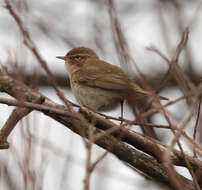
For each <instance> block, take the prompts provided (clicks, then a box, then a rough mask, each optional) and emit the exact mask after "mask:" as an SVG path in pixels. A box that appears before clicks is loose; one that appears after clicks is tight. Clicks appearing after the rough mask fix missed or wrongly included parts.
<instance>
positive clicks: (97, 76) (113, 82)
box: [74, 60, 130, 90]
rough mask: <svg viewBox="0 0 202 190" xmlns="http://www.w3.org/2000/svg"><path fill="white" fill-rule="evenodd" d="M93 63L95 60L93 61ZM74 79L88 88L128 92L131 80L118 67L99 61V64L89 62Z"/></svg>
mask: <svg viewBox="0 0 202 190" xmlns="http://www.w3.org/2000/svg"><path fill="white" fill-rule="evenodd" d="M92 61H93V60H92ZM74 75H75V76H74V77H75V78H76V80H77V81H78V82H79V83H82V84H83V85H86V86H91V87H97V88H102V89H108V90H126V89H127V82H129V81H130V80H129V79H128V77H127V76H126V74H125V73H124V72H123V71H122V70H121V69H120V68H119V67H117V66H114V65H111V64H108V63H106V62H104V61H101V60H99V63H96V64H93V63H92V62H89V63H87V64H85V67H82V68H81V69H79V70H78V71H77V72H75V73H74Z"/></svg>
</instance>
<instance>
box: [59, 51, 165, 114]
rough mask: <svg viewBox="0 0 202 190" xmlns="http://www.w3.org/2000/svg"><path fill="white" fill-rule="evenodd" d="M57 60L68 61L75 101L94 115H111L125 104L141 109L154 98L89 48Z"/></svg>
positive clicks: (66, 63)
mask: <svg viewBox="0 0 202 190" xmlns="http://www.w3.org/2000/svg"><path fill="white" fill-rule="evenodd" d="M57 58H58V59H62V60H64V61H65V65H66V68H67V71H68V73H69V79H70V85H71V89H72V91H73V94H74V96H75V98H76V100H77V101H78V102H79V104H81V105H83V106H87V107H88V108H90V109H92V110H94V111H110V110H112V109H114V108H115V107H116V106H117V105H118V104H120V103H122V102H123V101H124V100H127V102H128V104H129V106H130V105H131V107H132V106H133V107H134V105H138V107H141V106H143V104H144V103H145V99H146V98H148V97H151V96H152V94H151V92H149V91H146V90H144V89H142V88H141V87H140V86H139V85H137V84H136V83H135V82H133V81H132V80H131V79H130V78H129V77H128V76H127V74H126V73H125V72H124V71H123V70H122V69H121V68H120V67H118V66H116V65H113V64H110V63H107V62H105V61H103V60H101V59H100V58H99V57H98V56H97V54H96V53H95V51H93V50H92V49H90V48H87V47H76V48H73V49H72V50H70V51H69V52H68V53H67V54H66V55H65V56H57ZM161 98H162V97H161ZM163 99H164V98H163Z"/></svg>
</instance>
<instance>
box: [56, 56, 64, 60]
mask: <svg viewBox="0 0 202 190" xmlns="http://www.w3.org/2000/svg"><path fill="white" fill-rule="evenodd" d="M56 58H58V59H62V60H65V59H66V57H65V56H57V57H56Z"/></svg>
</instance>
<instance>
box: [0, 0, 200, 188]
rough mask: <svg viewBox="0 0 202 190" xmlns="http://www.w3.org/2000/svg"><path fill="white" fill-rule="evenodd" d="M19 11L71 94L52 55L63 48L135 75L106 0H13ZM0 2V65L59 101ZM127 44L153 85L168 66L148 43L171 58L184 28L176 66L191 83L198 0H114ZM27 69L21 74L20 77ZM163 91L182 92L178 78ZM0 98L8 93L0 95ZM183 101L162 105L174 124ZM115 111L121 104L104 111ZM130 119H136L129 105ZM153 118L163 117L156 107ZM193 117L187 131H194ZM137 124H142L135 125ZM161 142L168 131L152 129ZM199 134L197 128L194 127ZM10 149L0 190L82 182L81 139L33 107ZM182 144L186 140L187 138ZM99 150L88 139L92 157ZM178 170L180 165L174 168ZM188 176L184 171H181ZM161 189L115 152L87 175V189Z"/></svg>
mask: <svg viewBox="0 0 202 190" xmlns="http://www.w3.org/2000/svg"><path fill="white" fill-rule="evenodd" d="M11 3H12V5H13V6H14V8H15V10H16V11H17V13H18V14H19V15H20V17H21V19H22V20H23V22H24V26H25V27H26V28H27V30H28V31H29V33H30V35H31V38H32V39H33V41H34V43H35V45H36V47H37V49H38V51H39V53H40V54H41V56H42V57H43V58H44V59H45V60H46V61H47V63H48V66H49V68H50V70H51V72H52V73H53V74H54V76H55V79H56V80H57V82H58V84H59V86H60V88H61V89H62V91H63V92H64V94H65V96H66V97H67V98H68V99H69V100H71V101H73V102H76V100H75V99H74V97H73V96H72V93H71V90H70V87H69V80H68V73H67V71H66V69H65V66H64V63H63V62H62V61H60V60H57V59H56V56H60V55H61V56H63V55H65V54H66V53H67V52H68V51H69V50H70V49H72V48H73V47H78V46H86V47H90V48H92V49H93V50H95V51H96V52H97V54H98V55H99V57H100V58H101V59H103V60H105V61H107V62H110V63H112V64H115V65H118V66H120V67H122V68H123V69H124V71H125V72H126V73H127V74H128V75H129V76H130V77H131V78H132V79H133V80H136V81H137V82H140V81H139V80H138V77H137V68H136V67H135V65H134V64H132V63H127V64H125V63H124V62H122V59H121V58H120V52H119V50H118V48H117V37H116V35H115V30H114V26H113V22H112V20H111V18H110V12H109V4H108V1H107V0H74V1H70V0H69V1H65V0H63V1H56V0H47V1H40V0H35V1H26V0H12V1H11ZM4 6H5V3H4V1H0V52H1V53H0V64H1V66H4V67H7V68H8V70H9V71H10V72H11V73H13V75H15V77H16V78H18V79H21V80H23V81H24V82H26V83H27V84H29V85H31V86H33V87H35V88H38V89H39V91H40V92H42V93H43V94H44V95H45V96H47V97H49V98H50V99H52V100H54V101H55V102H57V103H62V102H61V101H60V100H59V98H58V97H57V95H56V93H55V91H54V89H53V88H52V87H51V86H50V84H49V83H48V82H47V78H46V75H45V72H44V71H43V69H41V66H40V65H39V63H38V62H37V60H36V59H35V58H34V56H33V55H32V53H31V52H30V51H29V50H28V49H27V48H26V47H25V46H24V44H23V37H22V36H21V34H20V32H19V29H18V27H17V25H16V23H15V21H14V19H13V18H12V17H11V15H9V13H8V10H7V9H5V7H4ZM114 6H115V9H116V13H117V17H118V20H119V22H120V24H121V29H122V32H123V34H124V36H125V38H126V41H127V43H128V50H129V52H130V55H131V57H132V58H133V59H134V60H135V63H136V65H137V67H138V68H139V70H140V71H141V72H142V73H143V74H144V76H145V78H146V79H147V80H148V81H149V83H150V84H151V86H153V88H154V89H155V86H157V85H158V84H159V83H160V81H161V79H162V77H163V76H164V75H165V73H166V72H167V70H168V65H167V64H166V62H165V60H163V59H162V58H161V57H160V56H159V55H157V54H156V53H154V52H152V51H149V48H151V47H156V48H157V49H158V50H160V51H161V52H163V54H165V55H166V56H167V58H168V59H169V60H171V59H172V57H173V55H174V53H175V51H176V47H177V45H178V44H179V42H180V39H181V37H182V33H183V31H184V30H185V28H186V27H189V31H190V33H189V40H188V43H187V45H186V47H185V49H184V50H183V52H182V55H181V56H180V60H179V65H180V66H181V68H183V70H184V71H185V72H186V74H187V75H188V76H189V78H190V80H191V81H192V82H193V83H194V84H198V83H199V82H200V80H201V77H202V64H201V62H202V53H201V48H202V35H201V34H202V11H201V1H200V0H174V1H170V0H164V1H162V0H150V1H142V0H135V1H134V0H116V1H114ZM22 76H24V77H22ZM160 94H161V95H163V96H166V97H169V99H171V100H172V99H176V98H177V97H180V96H182V93H181V91H180V90H179V88H178V87H177V86H176V83H175V82H174V81H173V80H172V78H171V79H169V80H168V81H167V83H166V84H165V86H164V88H163V89H162V91H161V92H160ZM0 96H1V97H8V96H7V95H5V94H2V93H1V94H0ZM187 107H188V105H187V103H186V102H185V101H180V102H179V103H176V104H174V105H173V106H170V107H168V108H167V110H168V111H169V112H170V114H171V115H172V119H173V121H174V122H175V123H178V122H179V121H180V120H181V119H182V117H183V116H184V115H185V113H186V111H187ZM12 110H13V107H8V106H6V105H0V126H3V124H4V123H5V121H6V120H7V118H8V117H9V113H11V111H12ZM107 114H109V115H113V116H114V117H118V116H119V115H120V108H117V109H116V110H115V111H113V112H110V113H107ZM124 115H125V117H126V118H127V119H133V116H132V114H131V112H130V110H129V109H128V108H127V105H126V106H125V107H124ZM151 121H152V122H153V123H157V124H167V123H166V121H165V119H164V118H163V117H162V116H160V114H156V115H155V116H153V117H152V118H151ZM194 122H195V118H193V120H191V121H190V123H189V126H190V127H187V131H188V132H190V134H192V133H193V124H194ZM134 130H136V131H139V130H138V128H137V127H134ZM156 131H157V133H158V134H159V136H160V138H161V140H162V142H163V143H166V144H169V142H170V139H171V138H172V135H171V133H170V132H169V131H168V130H165V129H159V130H156ZM197 138H198V141H200V138H201V137H200V133H198V136H197ZM9 142H10V149H8V150H1V151H0V189H15V190H17V189H44V190H46V189H67V188H68V189H71V190H77V189H83V180H84V176H85V159H86V153H87V151H86V148H85V146H84V144H83V141H82V139H81V138H80V137H79V136H78V135H76V134H74V133H73V132H71V131H70V130H68V129H67V128H64V127H63V126H62V125H61V124H59V123H57V122H55V121H53V120H51V119H50V118H48V117H46V116H45V115H43V114H41V113H39V112H36V111H34V112H33V113H31V114H29V116H27V117H25V118H24V119H23V120H22V121H21V122H20V123H19V124H18V125H17V126H16V128H15V129H14V131H13V132H12V134H11V135H10V137H9ZM185 147H186V148H187V151H189V146H188V145H187V144H185ZM102 153H104V150H103V149H101V148H99V147H97V146H96V145H94V146H93V160H95V159H96V158H97V157H99V156H100V155H102ZM178 169H180V168H178ZM181 174H184V175H185V176H186V177H189V176H188V173H187V171H186V170H181ZM148 186H149V188H150V189H162V187H160V186H159V185H157V184H154V183H153V182H150V181H148V180H147V179H145V178H144V177H142V176H141V175H139V174H138V173H136V172H134V171H133V170H132V169H130V168H129V167H127V166H125V165H124V164H123V163H122V162H120V161H119V160H118V159H117V158H115V157H114V156H113V155H111V154H110V153H108V155H107V157H105V159H104V160H103V161H101V162H100V163H99V165H98V166H97V168H96V169H95V171H94V172H93V174H92V178H91V189H96V190H99V189H106V190H107V189H112V188H113V189H117V190H119V189H120V190H121V189H123V188H124V189H125V190H130V189H131V190H132V189H134V188H137V189H140V188H141V189H148Z"/></svg>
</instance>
